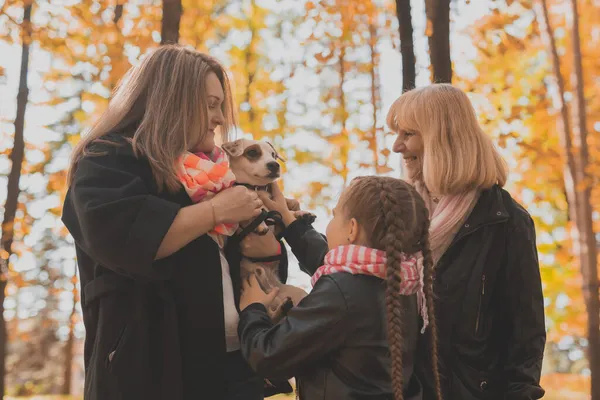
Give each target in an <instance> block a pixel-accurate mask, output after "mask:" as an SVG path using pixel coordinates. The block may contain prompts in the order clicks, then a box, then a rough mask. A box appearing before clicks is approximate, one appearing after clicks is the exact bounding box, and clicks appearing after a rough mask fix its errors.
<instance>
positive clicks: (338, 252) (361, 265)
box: [311, 245, 429, 333]
mask: <svg viewBox="0 0 600 400" xmlns="http://www.w3.org/2000/svg"><path fill="white" fill-rule="evenodd" d="M401 257H402V258H401V263H400V276H401V281H400V294H401V295H404V296H411V295H413V294H416V295H417V302H418V306H419V312H420V313H421V317H422V318H423V328H422V329H421V333H424V332H425V328H427V325H429V316H428V314H427V302H426V299H425V293H424V292H423V256H422V255H421V253H420V252H419V253H415V254H404V253H402V255H401ZM324 263H325V264H324V265H322V266H321V267H319V268H318V269H317V271H316V272H315V274H314V275H313V276H312V278H311V283H312V285H313V286H314V285H315V284H316V283H317V281H318V280H319V278H320V277H321V276H323V275H330V274H335V273H338V272H347V273H350V274H354V275H357V274H362V275H372V276H376V277H378V278H381V279H386V266H385V265H386V264H385V263H386V255H385V251H382V250H377V249H372V248H370V247H365V246H356V245H347V246H339V247H336V248H335V249H332V250H330V251H329V252H328V253H327V255H325V260H324Z"/></svg>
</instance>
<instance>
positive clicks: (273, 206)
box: [258, 183, 300, 226]
mask: <svg viewBox="0 0 600 400" xmlns="http://www.w3.org/2000/svg"><path fill="white" fill-rule="evenodd" d="M271 191H272V194H271V195H272V196H273V198H270V196H269V193H267V192H262V191H261V192H259V193H258V196H259V197H260V199H261V200H262V202H263V203H264V205H265V207H267V208H268V209H269V210H271V211H277V212H278V213H280V214H281V216H282V217H283V223H284V224H285V226H288V225H289V224H291V223H292V222H294V221H295V220H296V217H295V216H294V213H292V212H291V211H290V209H289V208H288V202H290V205H292V206H297V207H298V209H300V207H299V204H298V202H297V201H295V200H286V198H285V197H283V193H281V189H279V185H277V184H276V183H273V184H272V185H271Z"/></svg>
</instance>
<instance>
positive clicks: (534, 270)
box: [417, 186, 546, 400]
mask: <svg viewBox="0 0 600 400" xmlns="http://www.w3.org/2000/svg"><path fill="white" fill-rule="evenodd" d="M434 292H435V296H436V302H435V305H436V316H437V318H436V320H437V325H438V332H439V335H438V336H439V339H438V343H439V352H440V363H441V372H442V374H443V379H442V384H443V393H444V399H448V400H473V399H482V400H484V399H490V400H491V399H507V400H508V399H510V400H525V399H539V398H541V397H542V396H543V394H544V390H543V389H541V388H540V386H539V380H540V372H541V368H542V356H543V352H544V345H545V341H546V333H545V325H544V301H543V296H542V284H541V279H540V270H539V265H538V258H537V250H536V242H535V228H534V224H533V221H532V219H531V217H530V216H529V214H528V213H527V211H525V209H523V207H521V206H520V205H519V204H518V203H517V202H516V201H514V200H513V199H512V198H511V196H510V195H509V193H508V192H506V191H505V190H503V189H501V188H499V187H497V186H494V187H492V188H491V189H489V190H486V191H484V192H483V193H482V195H481V197H480V199H479V200H478V202H477V204H476V206H475V208H474V209H473V211H472V212H471V214H470V216H469V217H468V218H467V221H466V222H465V224H464V226H463V227H462V228H461V229H460V231H459V232H458V233H457V235H456V237H455V238H454V240H453V242H452V244H451V245H450V247H449V248H448V250H447V251H446V252H445V253H444V255H443V256H442V258H441V259H440V261H439V263H438V265H437V267H436V278H435V282H434ZM426 338H427V337H422V338H421V340H420V341H419V348H420V353H421V354H422V353H425V352H427V351H428V349H429V343H428V341H427V340H424V339H426ZM428 360H430V357H420V358H419V359H418V360H417V374H418V376H419V378H420V380H421V382H423V384H424V389H425V399H426V400H429V399H435V396H434V394H433V393H434V392H433V383H432V381H431V375H430V374H429V373H427V371H428V370H429V367H430V366H429V364H428V363H427V361H428Z"/></svg>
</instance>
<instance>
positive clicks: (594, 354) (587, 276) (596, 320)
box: [571, 0, 600, 400]
mask: <svg viewBox="0 0 600 400" xmlns="http://www.w3.org/2000/svg"><path fill="white" fill-rule="evenodd" d="M571 7H572V13H573V40H572V42H573V67H574V68H573V74H574V75H573V78H574V82H575V85H574V87H575V92H576V96H575V111H576V112H575V113H574V114H575V115H576V118H575V120H574V122H575V123H574V124H573V125H574V128H575V129H574V130H573V133H574V142H575V143H574V144H575V147H576V148H577V149H578V157H577V160H578V161H579V162H578V163H577V171H576V175H577V177H576V181H577V182H578V184H579V187H578V188H577V192H578V194H579V195H578V198H579V199H578V200H579V201H578V202H577V213H578V214H579V215H580V219H581V229H579V235H580V244H581V245H580V248H579V251H580V257H581V272H582V276H583V285H584V288H583V289H584V290H583V291H584V295H585V300H586V308H587V313H588V326H587V329H588V341H589V343H588V361H589V364H590V371H591V383H592V388H591V395H592V397H591V399H592V400H600V314H599V313H600V299H599V298H598V264H597V262H598V260H597V254H596V251H597V250H596V238H595V235H594V227H593V220H592V206H591V202H590V198H591V182H590V179H589V177H588V176H587V173H586V169H587V167H588V165H589V150H588V145H587V116H586V105H585V96H584V87H585V86H584V81H583V79H584V76H583V66H582V54H581V38H580V35H579V14H578V9H577V0H571ZM586 289H587V290H586Z"/></svg>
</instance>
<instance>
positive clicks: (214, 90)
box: [191, 72, 225, 153]
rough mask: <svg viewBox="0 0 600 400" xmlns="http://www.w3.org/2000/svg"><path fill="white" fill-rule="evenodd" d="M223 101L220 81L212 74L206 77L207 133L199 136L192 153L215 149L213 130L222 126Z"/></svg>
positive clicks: (207, 151)
mask: <svg viewBox="0 0 600 400" xmlns="http://www.w3.org/2000/svg"><path fill="white" fill-rule="evenodd" d="M224 99H225V93H224V92H223V86H222V85H221V81H219V78H218V77H217V75H216V74H215V73H214V72H210V73H209V74H208V75H207V77H206V102H207V104H208V110H207V111H208V114H207V116H208V131H207V132H204V134H201V135H200V138H202V139H201V141H200V142H199V143H196V144H195V145H194V146H193V147H192V149H191V150H192V151H193V152H196V153H197V152H204V153H210V152H211V151H213V149H214V148H215V130H216V129H217V128H218V127H219V126H221V125H222V124H223V121H224V117H223V110H222V108H223V107H222V105H223V101H224Z"/></svg>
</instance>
